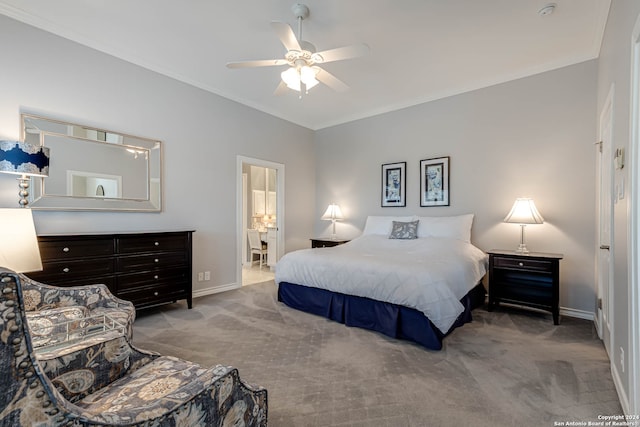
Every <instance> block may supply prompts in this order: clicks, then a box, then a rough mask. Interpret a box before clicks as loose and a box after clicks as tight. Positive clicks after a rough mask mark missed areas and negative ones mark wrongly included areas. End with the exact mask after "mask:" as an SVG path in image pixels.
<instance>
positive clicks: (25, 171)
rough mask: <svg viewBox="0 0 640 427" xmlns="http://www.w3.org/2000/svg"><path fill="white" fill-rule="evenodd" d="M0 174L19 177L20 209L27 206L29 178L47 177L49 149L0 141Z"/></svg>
mask: <svg viewBox="0 0 640 427" xmlns="http://www.w3.org/2000/svg"><path fill="white" fill-rule="evenodd" d="M0 172H3V173H10V174H14V175H20V177H19V178H18V187H19V188H20V191H19V192H18V194H19V196H20V200H19V204H20V207H23V208H26V207H27V205H28V204H29V199H28V197H29V180H30V177H32V176H36V177H38V176H39V177H47V176H49V149H48V148H47V147H43V146H40V145H33V144H29V143H27V142H20V141H0Z"/></svg>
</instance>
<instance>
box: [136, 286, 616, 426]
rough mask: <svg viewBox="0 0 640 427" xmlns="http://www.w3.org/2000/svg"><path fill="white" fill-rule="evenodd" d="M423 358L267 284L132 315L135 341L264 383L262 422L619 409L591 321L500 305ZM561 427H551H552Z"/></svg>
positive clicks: (491, 419)
mask: <svg viewBox="0 0 640 427" xmlns="http://www.w3.org/2000/svg"><path fill="white" fill-rule="evenodd" d="M473 315H474V321H473V322H472V323H469V324H467V325H465V326H463V327H462V328H459V329H457V330H456V331H454V332H453V333H452V334H451V335H450V336H449V337H447V338H446V339H445V345H444V348H443V350H441V351H430V350H425V349H424V348H422V347H420V346H418V345H415V344H411V343H408V342H403V341H397V340H393V339H390V338H387V337H385V336H383V335H380V334H378V333H375V332H370V331H365V330H361V329H356V328H349V327H345V326H344V325H342V324H339V323H335V322H332V321H328V320H326V319H324V318H321V317H317V316H313V315H310V314H306V313H302V312H299V311H296V310H293V309H290V308H288V307H286V306H284V305H283V304H281V303H278V302H277V300H276V285H275V284H274V282H273V281H270V282H265V283H261V284H257V285H251V286H246V287H243V288H241V289H238V290H234V291H229V292H224V293H221V294H216V295H209V296H206V297H202V298H198V299H196V300H194V307H193V309H192V310H187V308H186V304H183V303H178V304H172V305H166V306H161V307H158V308H152V309H147V310H143V311H140V312H139V313H138V319H137V320H136V323H135V326H134V342H135V344H136V345H137V346H138V347H140V348H144V349H149V350H155V351H158V352H160V353H163V354H167V355H174V356H178V357H181V358H184V359H188V360H191V361H194V362H198V363H200V364H202V365H204V366H213V365H216V364H223V365H233V366H235V367H237V368H238V369H239V371H240V376H241V378H242V379H243V380H245V381H246V382H249V383H253V384H259V385H262V386H264V387H266V388H267V390H268V393H269V394H268V399H269V414H268V419H269V426H273V427H280V426H393V427H397V426H536V427H537V426H553V425H554V422H565V423H566V422H567V421H585V422H588V421H598V415H614V414H621V413H622V409H621V407H620V404H619V401H618V396H617V394H616V391H615V387H614V384H613V380H612V378H611V373H610V368H609V361H608V359H607V357H606V354H605V351H604V348H603V346H602V343H601V341H599V340H598V338H597V335H596V333H595V330H594V327H593V324H592V322H589V321H585V320H580V319H574V318H568V317H563V318H561V322H560V325H559V326H554V325H553V322H552V320H551V316H550V315H546V314H543V313H537V312H530V311H523V310H516V309H509V308H506V307H503V308H502V309H501V310H500V311H495V312H492V313H489V312H487V311H486V309H485V308H479V309H477V310H475V311H474V312H473ZM556 425H559V424H556Z"/></svg>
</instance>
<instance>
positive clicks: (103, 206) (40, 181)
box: [20, 113, 164, 212]
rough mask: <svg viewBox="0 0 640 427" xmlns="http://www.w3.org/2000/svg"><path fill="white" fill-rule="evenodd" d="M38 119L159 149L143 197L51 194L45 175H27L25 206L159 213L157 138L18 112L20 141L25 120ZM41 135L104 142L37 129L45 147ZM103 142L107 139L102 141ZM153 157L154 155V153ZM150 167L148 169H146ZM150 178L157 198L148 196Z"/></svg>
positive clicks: (160, 184) (160, 161)
mask: <svg viewBox="0 0 640 427" xmlns="http://www.w3.org/2000/svg"><path fill="white" fill-rule="evenodd" d="M28 119H31V120H39V121H45V122H50V123H54V124H56V125H65V126H77V127H80V128H83V129H85V130H88V131H92V132H96V133H108V134H114V135H117V136H120V137H122V138H123V139H126V141H127V143H126V144H125V145H123V148H124V147H125V146H126V147H129V148H136V147H137V148H139V149H141V150H152V149H157V150H159V152H158V156H157V163H154V167H156V168H157V170H158V174H159V176H158V177H157V178H152V177H151V176H149V172H148V173H147V179H148V180H147V182H146V185H147V189H148V194H147V198H146V199H118V198H100V197H76V196H66V195H51V194H46V180H47V179H48V178H46V177H43V178H40V177H31V183H32V185H31V186H30V188H29V190H30V193H31V194H29V207H31V209H34V210H36V209H40V210H56V211H129V212H161V211H162V200H163V175H164V171H163V163H164V160H163V157H164V153H163V146H162V145H163V144H162V142H161V141H158V140H153V139H149V138H143V137H138V136H133V135H128V134H125V133H122V132H115V131H111V130H106V129H99V128H95V127H92V126H86V125H82V124H78V123H70V122H65V121H62V120H57V119H52V118H49V117H43V116H38V115H34V114H29V113H21V114H20V140H21V141H25V140H26V135H27V126H26V125H27V120H28ZM44 135H55V136H60V137H66V138H73V140H74V141H78V140H85V141H87V142H89V143H92V144H93V143H96V142H104V141H99V140H94V139H90V138H79V137H75V136H73V137H71V136H68V135H64V134H60V133H54V132H50V131H41V132H40V137H39V140H40V145H43V146H45V138H44ZM104 143H107V142H104ZM56 155H57V154H56V153H55V152H54V151H53V150H51V157H52V158H55V156H56ZM154 157H155V156H154ZM154 157H152V156H150V158H149V162H151V161H154V162H156V160H154ZM150 169H151V168H149V170H150ZM154 179H157V180H158V183H157V187H158V188H157V193H158V194H157V201H156V200H153V199H152V198H151V191H152V182H153V181H154Z"/></svg>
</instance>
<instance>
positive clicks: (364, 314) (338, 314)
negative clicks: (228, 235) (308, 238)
mask: <svg viewBox="0 0 640 427" xmlns="http://www.w3.org/2000/svg"><path fill="white" fill-rule="evenodd" d="M485 294H486V292H485V289H484V286H483V285H482V283H479V284H478V285H477V286H476V287H474V288H473V289H471V290H470V291H469V293H468V294H467V295H465V296H464V297H463V298H462V299H461V300H460V302H461V303H462V305H463V306H464V312H462V313H461V314H460V316H459V317H458V319H457V320H456V322H455V323H454V324H453V326H452V327H451V329H450V330H449V331H448V332H447V333H446V334H443V333H442V332H440V330H439V329H438V328H436V327H435V326H434V325H433V323H431V321H430V320H429V319H428V318H427V317H426V316H425V315H424V314H423V313H422V312H420V311H418V310H415V309H413V308H409V307H404V306H401V305H397V304H391V303H386V302H381V301H376V300H372V299H369V298H363V297H357V296H353V295H345V294H341V293H338V292H331V291H327V290H325V289H318V288H310V287H307V286H302V285H296V284H293V283H288V282H281V283H280V284H279V286H278V301H281V302H283V303H285V304H286V305H288V306H289V307H292V308H295V309H298V310H301V311H305V312H307V313H311V314H316V315H319V316H323V317H326V318H328V319H331V320H335V321H336V322H340V323H344V324H345V325H347V326H356V327H359V328H364V329H370V330H373V331H377V332H380V333H383V334H385V335H387V336H389V337H392V338H399V339H404V340H409V341H413V342H416V343H418V344H420V345H423V346H424V347H426V348H428V349H431V350H440V349H442V340H443V339H444V337H445V336H447V335H448V334H449V333H451V331H453V330H454V329H455V328H457V327H458V326H462V325H464V324H465V323H467V322H471V310H473V309H474V308H476V307H479V306H480V305H482V304H484V297H485Z"/></svg>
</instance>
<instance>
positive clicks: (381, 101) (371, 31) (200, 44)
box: [0, 0, 611, 130]
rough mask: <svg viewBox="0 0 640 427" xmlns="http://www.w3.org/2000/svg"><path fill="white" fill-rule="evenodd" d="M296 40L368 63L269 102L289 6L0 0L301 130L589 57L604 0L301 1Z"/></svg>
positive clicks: (334, 66)
mask: <svg viewBox="0 0 640 427" xmlns="http://www.w3.org/2000/svg"><path fill="white" fill-rule="evenodd" d="M300 2H301V3H304V4H306V5H307V6H308V7H309V9H310V10H311V15H310V16H309V18H308V19H306V20H304V22H303V38H304V39H305V40H307V41H310V42H312V43H313V44H315V46H316V48H317V49H318V50H319V51H321V50H326V49H331V48H335V47H341V46H344V45H349V44H356V43H366V44H368V45H369V46H370V48H371V52H370V54H369V55H368V56H366V57H362V58H357V59H351V60H346V61H340V62H332V63H327V64H324V65H323V66H322V67H323V68H324V69H326V70H327V71H329V72H331V73H333V74H334V75H335V76H336V77H338V78H339V79H341V80H342V81H344V82H345V83H347V84H348V85H349V86H350V90H348V91H346V92H342V93H337V92H334V91H332V90H331V89H329V88H328V87H327V86H324V85H318V86H317V87H315V88H313V89H311V90H310V92H309V95H308V96H306V97H304V99H302V100H300V99H298V93H297V92H293V91H289V93H287V94H285V95H284V96H274V95H273V91H274V90H275V88H276V86H277V85H278V83H279V81H280V72H282V71H283V70H285V69H286V66H279V67H263V68H252V69H236V70H231V69H228V68H227V67H226V63H227V62H229V61H241V60H251V59H272V58H282V57H283V55H284V53H285V52H286V49H285V48H284V47H283V45H282V44H281V42H280V40H279V39H278V37H277V36H276V34H275V33H274V32H273V30H272V28H271V26H270V22H271V21H283V22H287V23H289V24H290V25H291V26H292V27H293V28H294V30H296V32H297V23H296V19H295V16H294V15H293V13H292V11H291V7H292V5H293V4H294V3H296V1H295V0H269V1H260V0H253V1H251V0H181V1H176V0H135V1H131V0H109V1H103V0H56V1H51V0H0V13H2V14H4V15H7V16H9V17H12V18H14V19H17V20H19V21H22V22H25V23H27V24H30V25H33V26H35V27H39V28H42V29H44V30H46V31H49V32H52V33H54V34H58V35H60V36H62V37H66V38H68V39H71V40H74V41H76V42H78V43H81V44H84V45H86V46H90V47H92V48H94V49H97V50H100V51H103V52H106V53H108V54H111V55H113V56H116V57H119V58H122V59H124V60H127V61H129V62H132V63H135V64H138V65H140V66H142V67H145V68H148V69H150V70H154V71H156V72H159V73H162V74H165V75H167V76H170V77H173V78H175V79H178V80H181V81H183V82H186V83H189V84H192V85H194V86H197V87H199V88H202V89H205V90H208V91H210V92H213V93H216V94H218V95H221V96H224V97H226V98H229V99H232V100H234V101H238V102H240V103H242V104H246V105H249V106H251V107H254V108H256V109H258V110H261V111H264V112H266V113H269V114H272V115H274V116H277V117H280V118H283V119H285V120H288V121H291V122H294V123H297V124H299V125H302V126H305V127H307V128H310V129H314V130H316V129H321V128H324V127H327V126H332V125H336V124H340V123H344V122H348V121H351V120H356V119H359V118H363V117H368V116H371V115H375V114H379V113H384V112H387V111H392V110H396V109H399V108H404V107H408V106H411V105H415V104H419V103H422V102H426V101H431V100H434V99H438V98H442V97H446V96H450V95H455V94H458V93H462V92H466V91H469V90H474V89H478V88H482V87H486V86H490V85H493V84H497V83H501V82H505V81H509V80H513V79H517V78H520V77H525V76H528V75H532V74H536V73H540V72H543V71H547V70H552V69H555V68H559V67H563V66H566V65H570V64H574V63H578V62H582V61H586V60H589V59H593V58H597V57H598V54H599V51H600V44H601V41H602V35H603V32H604V27H605V24H606V19H607V14H608V11H609V6H610V3H611V0H555V3H556V4H557V7H556V9H555V13H553V14H551V15H547V16H540V15H539V14H538V10H539V9H541V8H542V7H543V6H545V5H546V4H548V3H549V2H548V1H545V0H483V1H479V0H401V1H398V0H395V1H393V0H304V1H300Z"/></svg>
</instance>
